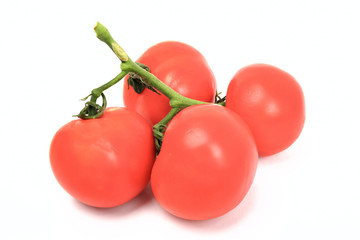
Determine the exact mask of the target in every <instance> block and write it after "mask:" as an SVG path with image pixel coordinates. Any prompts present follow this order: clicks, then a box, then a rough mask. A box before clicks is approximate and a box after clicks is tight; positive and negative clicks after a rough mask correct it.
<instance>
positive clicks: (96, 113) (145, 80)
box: [76, 22, 224, 152]
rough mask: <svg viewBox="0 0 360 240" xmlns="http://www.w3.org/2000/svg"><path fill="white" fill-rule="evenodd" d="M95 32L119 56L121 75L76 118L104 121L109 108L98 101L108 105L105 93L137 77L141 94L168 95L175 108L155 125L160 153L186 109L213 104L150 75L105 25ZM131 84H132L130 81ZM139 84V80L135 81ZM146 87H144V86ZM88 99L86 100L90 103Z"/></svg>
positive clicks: (98, 90)
mask: <svg viewBox="0 0 360 240" xmlns="http://www.w3.org/2000/svg"><path fill="white" fill-rule="evenodd" d="M94 31H95V33H96V37H97V38H98V39H99V40H101V41H102V42H104V43H105V44H106V45H108V46H109V47H110V49H111V50H112V51H113V52H114V53H115V55H116V56H117V57H118V58H119V59H120V61H121V65H120V68H121V72H120V73H119V74H118V75H117V76H116V77H115V78H114V79H112V80H110V81H109V82H107V83H105V84H104V85H102V86H100V87H98V88H95V89H94V90H92V92H91V94H90V95H89V96H88V97H90V96H91V98H90V101H89V102H87V103H86V104H85V107H84V108H83V109H82V110H81V112H80V113H79V114H78V115H76V116H78V117H79V118H82V119H91V118H98V117H101V116H102V114H103V112H104V109H105V108H106V104H105V105H104V104H103V105H102V106H100V105H99V104H97V103H96V101H97V99H98V98H99V97H100V96H102V97H103V102H104V100H105V101H106V98H105V95H104V93H103V92H104V91H105V90H106V89H108V88H110V87H111V86H113V85H114V84H116V83H118V82H119V81H120V80H121V79H123V78H124V77H125V76H126V75H128V74H133V75H135V76H136V78H137V82H136V83H135V82H134V79H133V81H132V83H131V82H130V83H129V84H133V85H134V84H137V90H138V92H141V90H142V89H143V88H144V87H147V88H149V89H150V90H152V91H155V92H160V93H161V94H163V95H165V96H166V97H167V98H168V99H169V103H170V106H171V111H170V112H169V113H168V115H167V116H166V117H165V118H164V119H162V120H161V121H160V122H159V123H157V124H155V125H154V127H153V129H154V137H155V139H156V147H157V151H158V152H159V151H160V147H161V142H162V138H163V134H164V132H165V129H166V124H167V123H168V122H169V121H170V120H171V119H172V118H173V117H174V116H175V115H176V114H177V113H178V112H179V111H181V110H182V109H183V108H186V107H189V106H192V105H197V104H209V103H208V102H203V101H198V100H195V99H191V98H187V97H185V96H183V95H181V94H179V93H178V92H176V91H174V90H173V89H172V88H170V87H169V86H167V85H166V84H165V83H163V82H162V81H160V80H159V79H158V78H157V77H156V76H154V75H153V74H151V73H150V71H149V69H148V68H147V67H146V66H143V65H142V64H140V63H136V62H134V61H132V60H131V58H130V57H129V56H128V55H127V53H126V52H125V50H124V49H123V48H122V47H121V46H120V45H119V44H118V43H117V42H116V41H115V40H114V39H113V38H112V36H111V34H110V32H109V30H108V29H107V28H106V27H105V26H104V25H102V24H101V23H99V22H97V24H96V26H95V27H94ZM130 81H131V80H130ZM135 81H136V80H135ZM141 84H142V85H141ZM88 97H86V98H85V99H87V98H88ZM219 105H224V104H223V101H222V102H219Z"/></svg>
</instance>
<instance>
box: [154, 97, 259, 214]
mask: <svg viewBox="0 0 360 240" xmlns="http://www.w3.org/2000/svg"><path fill="white" fill-rule="evenodd" d="M257 161H258V159H257V150H256V146H255V142H254V139H253V137H252V135H251V132H250V130H249V129H248V127H247V125H246V124H245V123H244V122H243V121H242V119H241V118H240V117H239V116H238V115H237V114H236V113H234V112H233V111H231V110H229V109H227V108H225V107H222V106H219V105H215V104H209V105H194V106H191V107H188V108H186V109H184V110H182V111H181V112H180V113H179V114H178V115H176V116H175V117H174V118H173V119H172V121H171V122H170V124H169V126H168V128H167V130H166V132H165V135H164V141H163V145H162V148H161V151H160V154H159V156H158V158H157V160H156V162H155V164H154V167H153V170H152V175H151V187H152V190H153V193H154V196H155V198H156V200H157V201H158V202H159V204H160V205H161V206H162V207H163V208H164V209H166V210H167V211H168V212H170V213H171V214H173V215H175V216H178V217H180V218H184V219H189V220H204V219H211V218H215V217H218V216H221V215H223V214H225V213H227V212H228V211H230V210H232V209H233V208H235V207H236V206H237V205H238V204H239V203H240V202H241V201H242V199H243V198H244V197H245V195H246V194H247V192H248V190H249V188H250V186H251V184H252V182H253V179H254V176H255V173H256V168H257Z"/></svg>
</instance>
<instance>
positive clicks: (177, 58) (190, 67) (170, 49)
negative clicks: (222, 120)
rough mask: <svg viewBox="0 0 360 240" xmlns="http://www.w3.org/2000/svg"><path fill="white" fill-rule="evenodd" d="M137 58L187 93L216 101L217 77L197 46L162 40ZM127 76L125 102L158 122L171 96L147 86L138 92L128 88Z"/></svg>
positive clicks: (166, 108) (179, 91)
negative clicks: (153, 90)
mask: <svg viewBox="0 0 360 240" xmlns="http://www.w3.org/2000/svg"><path fill="white" fill-rule="evenodd" d="M137 62H139V63H142V64H145V65H146V66H148V67H149V68H150V71H151V73H152V74H154V75H155V76H156V77H157V78H158V79H159V80H161V81H162V82H164V83H165V84H166V85H168V86H169V87H171V88H172V89H174V90H175V91H177V92H178V93H180V94H182V95H184V96H185V97H189V98H192V99H196V100H200V101H205V102H214V99H215V95H216V81H215V77H214V75H213V73H212V71H211V69H210V67H209V66H208V64H207V62H206V60H205V58H204V57H203V56H202V55H201V53H200V52H199V51H197V50H196V49H195V48H193V47H191V46H189V45H186V44H184V43H181V42H174V41H167V42H161V43H159V44H157V45H155V46H152V47H150V48H149V49H148V50H147V51H145V52H144V54H143V55H142V56H141V57H140V58H139V59H138V60H137ZM127 79H128V77H126V78H125V81H124V88H123V99H124V105H125V106H126V107H128V108H130V109H133V110H135V111H137V112H138V113H140V114H141V115H142V116H144V117H145V118H146V119H148V120H149V121H150V123H151V124H153V125H154V124H156V123H158V122H159V121H160V120H161V119H163V118H164V117H165V116H166V114H167V113H168V112H169V111H170V109H171V107H170V105H169V100H168V99H167V98H166V97H165V96H164V95H163V94H162V95H158V94H156V93H154V92H152V91H151V90H149V89H146V88H145V90H144V91H143V92H142V93H141V94H137V93H135V91H134V89H132V87H129V88H128V81H127Z"/></svg>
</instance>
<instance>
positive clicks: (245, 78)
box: [226, 64, 305, 156]
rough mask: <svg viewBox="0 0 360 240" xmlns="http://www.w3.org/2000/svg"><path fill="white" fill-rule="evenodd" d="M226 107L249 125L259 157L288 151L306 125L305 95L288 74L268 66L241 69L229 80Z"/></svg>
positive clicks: (255, 65) (252, 66) (251, 66)
mask: <svg viewBox="0 0 360 240" xmlns="http://www.w3.org/2000/svg"><path fill="white" fill-rule="evenodd" d="M226 107H227V108H229V109H231V110H233V111H235V112H236V113H238V114H239V115H240V116H241V117H242V118H243V119H244V121H245V122H246V123H247V124H248V125H249V127H250V129H251V131H252V133H253V135H254V138H255V142H256V144H257V148H258V151H259V155H260V156H268V155H272V154H276V153H278V152H281V151H283V150H285V149H286V148H288V147H289V146H290V145H291V144H292V143H293V142H294V141H295V140H296V139H297V138H298V136H299V135H300V133H301V131H302V129H303V126H304V122H305V101H304V94H303V92H302V89H301V87H300V85H299V84H298V82H297V81H296V80H295V78H294V77H292V76H291V75H290V74H288V73H287V72H285V71H283V70H281V69H279V68H277V67H274V66H271V65H267V64H253V65H250V66H247V67H244V68H242V69H240V70H239V71H238V72H237V73H236V74H235V76H234V77H233V78H232V80H231V81H230V84H229V86H228V90H227V95H226Z"/></svg>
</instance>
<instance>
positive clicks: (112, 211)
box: [73, 184, 154, 218]
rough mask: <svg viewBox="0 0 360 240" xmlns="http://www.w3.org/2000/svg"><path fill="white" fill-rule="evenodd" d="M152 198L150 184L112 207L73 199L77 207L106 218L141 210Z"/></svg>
mask: <svg viewBox="0 0 360 240" xmlns="http://www.w3.org/2000/svg"><path fill="white" fill-rule="evenodd" d="M152 200H154V196H153V193H152V191H151V187H150V184H149V185H148V186H146V188H145V189H144V190H143V191H142V192H141V193H140V194H139V195H138V196H136V197H135V198H134V199H132V200H130V201H128V202H126V203H124V204H122V205H120V206H117V207H112V208H97V207H91V206H88V205H86V204H83V203H81V202H79V201H77V200H76V199H73V202H74V205H75V207H76V208H77V209H78V210H80V211H84V212H86V213H89V214H93V215H96V216H101V217H106V218H119V217H123V216H126V215H129V214H132V213H133V212H135V211H137V210H139V209H140V208H142V207H144V206H145V205H147V204H149V203H150V202H151V201H152Z"/></svg>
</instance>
